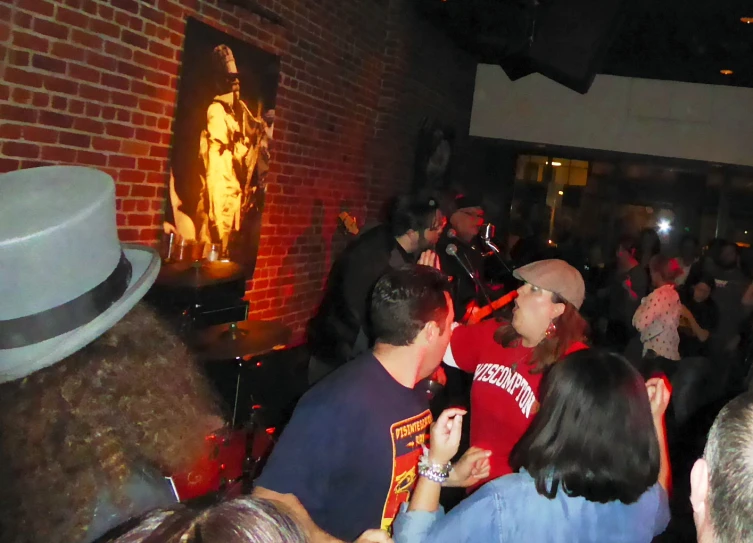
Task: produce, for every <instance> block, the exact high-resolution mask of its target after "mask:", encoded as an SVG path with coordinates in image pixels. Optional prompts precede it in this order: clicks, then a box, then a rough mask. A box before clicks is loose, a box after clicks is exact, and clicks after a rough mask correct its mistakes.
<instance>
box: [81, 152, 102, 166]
mask: <svg viewBox="0 0 753 543" xmlns="http://www.w3.org/2000/svg"><path fill="white" fill-rule="evenodd" d="M76 162H77V163H79V164H86V165H88V166H104V165H106V164H107V155H104V154H102V153H95V152H92V151H84V150H81V149H80V150H78V151H77V152H76Z"/></svg>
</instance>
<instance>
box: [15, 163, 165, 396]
mask: <svg viewBox="0 0 753 543" xmlns="http://www.w3.org/2000/svg"><path fill="white" fill-rule="evenodd" d="M159 268H160V259H159V256H158V255H157V253H156V251H154V250H153V249H150V248H148V247H143V246H138V245H126V244H121V243H120V241H119V240H118V233H117V224H116V219H115V184H114V183H113V180H112V179H111V178H110V176H108V175H107V174H105V173H103V172H100V171H98V170H95V169H91V168H83V167H78V166H49V167H42V168H30V169H26V170H19V171H15V172H10V173H6V174H3V175H0V383H3V382H7V381H12V380H15V379H19V378H21V377H25V376H27V375H29V374H31V373H33V372H35V371H37V370H39V369H42V368H45V367H48V366H51V365H52V364H54V363H56V362H58V361H60V360H62V359H64V358H66V357H67V356H70V355H71V354H73V353H75V352H76V351H78V350H80V349H81V348H83V347H84V346H86V345H88V344H89V343H91V342H92V341H94V340H95V339H96V338H98V337H99V336H101V335H102V334H103V333H104V332H106V331H107V330H109V329H110V328H112V327H113V326H114V325H115V324H116V323H117V322H118V321H119V320H120V319H121V318H123V316H125V314H126V313H128V311H130V310H131V309H132V308H133V306H134V305H136V303H137V302H138V301H139V300H140V299H141V298H142V297H143V296H144V294H146V291H147V290H148V289H149V287H150V286H151V285H152V284H153V283H154V280H155V279H156V277H157V274H158V272H159Z"/></svg>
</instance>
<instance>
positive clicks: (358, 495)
mask: <svg viewBox="0 0 753 543" xmlns="http://www.w3.org/2000/svg"><path fill="white" fill-rule="evenodd" d="M431 422H432V418H431V412H430V411H429V409H428V402H427V400H426V397H425V396H424V395H422V394H420V393H419V392H418V391H416V390H413V389H410V388H406V387H404V386H403V385H401V384H400V383H398V382H397V381H395V380H394V379H393V378H392V376H391V375H390V374H389V373H388V372H387V370H385V369H384V367H383V366H382V365H381V364H380V363H379V361H378V360H377V359H376V358H375V357H374V355H373V354H371V353H365V354H363V355H361V356H359V357H357V358H355V359H354V360H353V361H351V362H349V363H347V364H346V365H345V366H343V367H342V368H340V369H338V370H337V371H335V372H334V373H333V374H331V375H330V376H328V377H327V378H325V379H324V380H323V381H321V382H319V383H318V384H317V385H316V386H314V387H313V388H312V389H311V390H310V391H308V392H307V393H306V394H305V395H304V396H303V398H301V400H300V402H299V403H298V405H297V406H296V409H295V412H294V413H293V417H292V419H291V420H290V423H289V424H288V425H287V427H286V428H285V430H284V431H283V433H282V435H281V436H280V440H279V442H278V443H277V445H275V448H274V450H273V451H272V455H271V456H270V458H269V460H268V462H267V465H266V467H265V469H264V471H263V472H262V474H261V476H260V477H259V479H258V480H257V482H256V484H257V486H260V487H263V488H266V489H269V490H273V491H275V492H279V493H281V494H294V495H295V496H296V497H297V498H298V499H299V500H300V501H301V503H302V504H303V506H304V507H305V508H306V510H307V511H308V513H309V514H310V515H311V518H312V519H313V520H314V522H316V524H317V525H318V526H319V527H320V528H322V529H323V530H324V531H326V532H328V533H330V534H332V535H333V536H335V537H338V538H340V539H343V540H345V541H352V540H354V539H355V538H356V537H358V536H359V535H360V534H361V533H362V532H363V531H365V530H367V529H370V528H384V529H389V528H390V527H391V525H392V521H393V519H394V518H395V515H396V514H397V511H398V509H399V507H400V504H401V503H403V502H405V501H406V500H407V499H408V497H409V495H410V491H411V490H412V489H413V487H414V485H415V482H416V477H417V473H416V472H417V464H418V458H419V457H420V456H421V451H422V449H421V445H423V444H424V442H425V441H426V440H427V439H428V431H429V426H430V425H431Z"/></svg>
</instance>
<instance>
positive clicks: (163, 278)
mask: <svg viewBox="0 0 753 543" xmlns="http://www.w3.org/2000/svg"><path fill="white" fill-rule="evenodd" d="M243 277H244V271H243V266H241V265H240V264H236V263H235V262H230V261H228V260H219V261H216V262H208V261H203V262H174V263H172V264H165V265H163V266H162V268H161V269H160V272H159V276H158V277H157V281H156V284H158V285H162V286H167V287H181V288H201V287H206V286H209V285H216V284H217V283H223V282H225V281H234V280H237V279H241V278H243Z"/></svg>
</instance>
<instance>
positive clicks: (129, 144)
mask: <svg viewBox="0 0 753 543" xmlns="http://www.w3.org/2000/svg"><path fill="white" fill-rule="evenodd" d="M121 152H122V153H124V154H126V155H130V156H149V144H148V143H144V142H142V141H136V140H133V139H130V140H127V141H124V142H123V146H122V149H121Z"/></svg>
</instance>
